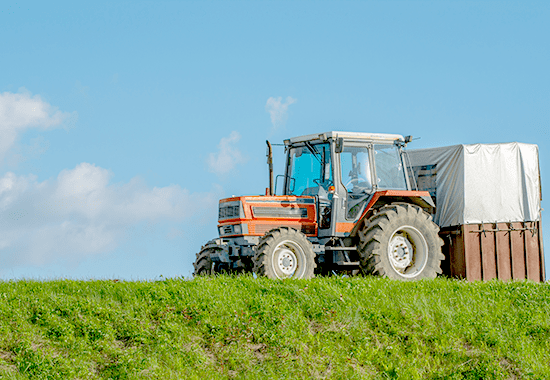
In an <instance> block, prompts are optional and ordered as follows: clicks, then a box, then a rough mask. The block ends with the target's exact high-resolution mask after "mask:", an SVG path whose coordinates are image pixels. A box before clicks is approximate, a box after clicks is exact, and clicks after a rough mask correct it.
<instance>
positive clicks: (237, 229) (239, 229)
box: [233, 224, 242, 235]
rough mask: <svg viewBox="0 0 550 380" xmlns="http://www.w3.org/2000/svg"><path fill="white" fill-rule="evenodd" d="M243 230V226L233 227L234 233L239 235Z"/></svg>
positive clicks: (236, 225)
mask: <svg viewBox="0 0 550 380" xmlns="http://www.w3.org/2000/svg"><path fill="white" fill-rule="evenodd" d="M241 231H242V229H241V225H240V224H235V225H234V226H233V232H234V233H235V234H237V235H239V234H240V233H241Z"/></svg>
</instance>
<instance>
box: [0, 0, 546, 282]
mask: <svg viewBox="0 0 550 380" xmlns="http://www.w3.org/2000/svg"><path fill="white" fill-rule="evenodd" d="M548 20H550V3H549V2H547V1H541V2H534V1H514V2H511V1H498V2H497V1H494V2H493V1H482V2H478V1H411V2H399V1H386V2H376V1H362V2H359V1H315V2H312V1H299V2H290V1H257V2H252V1H245V2H236V1H233V2H222V1H202V2H198V1H197V2H193V1H173V2H101V1H94V2H53V3H44V2H3V3H2V4H1V5H0V35H1V36H2V38H0V58H1V59H0V96H1V98H0V136H1V141H0V160H1V161H0V189H1V192H0V209H1V210H2V211H1V212H0V226H1V229H2V233H1V234H0V235H1V236H0V260H1V262H2V265H1V269H0V277H1V278H4V279H9V278H22V277H32V278H42V279H47V278H54V277H71V278H92V277H93V278H124V279H153V278H158V277H159V276H161V275H162V276H165V277H172V276H180V275H183V276H189V275H190V274H191V271H192V262H193V260H194V257H195V252H197V251H198V250H199V249H200V246H201V244H204V243H205V242H206V241H207V240H209V239H212V238H214V237H215V236H216V222H217V221H216V219H217V200H218V199H219V198H221V197H225V196H231V195H246V194H260V193H263V192H264V189H265V187H266V184H267V166H266V164H265V140H266V139H270V141H272V142H276V143H280V142H281V141H282V140H283V139H284V138H287V137H290V136H295V135H303V134H308V133H315V132H323V131H328V130H349V131H365V132H387V133H400V134H403V135H413V136H415V137H420V139H419V140H415V141H414V142H413V143H412V144H411V145H410V146H409V147H410V148H425V147H435V146H445V145H454V144H461V143H465V144H468V143H498V142H511V141H520V142H526V143H535V144H538V145H539V148H540V163H541V175H542V185H543V208H544V205H545V202H546V203H547V201H546V200H545V199H544V198H545V196H546V194H547V190H546V186H545V184H546V183H548V178H550V166H549V165H548V162H549V158H550V152H549V150H550V139H549V130H550V71H549V70H548V68H549V67H550V46H549V45H550V38H549V37H550V23H549V22H548ZM2 104H3V108H2ZM14 104H17V107H19V108H17V107H15V108H14V107H11V106H13V105H14ZM8 106H10V107H11V108H10V107H8ZM275 149H276V150H275V160H277V161H278V162H279V164H278V165H276V170H281V169H280V168H281V167H282V166H281V163H282V151H281V148H278V147H276V148H275ZM543 220H546V216H545V214H544V213H543ZM546 224H547V223H546ZM544 238H545V240H546V241H547V242H550V234H549V232H548V229H546V231H545V233H544ZM546 256H547V268H548V267H549V265H548V264H549V261H550V259H548V257H549V253H548V252H547V253H546ZM547 272H548V269H547Z"/></svg>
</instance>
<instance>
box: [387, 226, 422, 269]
mask: <svg viewBox="0 0 550 380" xmlns="http://www.w3.org/2000/svg"><path fill="white" fill-rule="evenodd" d="M388 258H389V260H390V264H391V266H392V268H393V269H394V270H395V271H396V272H397V273H398V274H399V275H401V276H403V277H408V278H411V277H415V276H417V275H418V274H419V273H420V272H422V271H423V270H424V268H425V267H426V264H427V263H428V243H427V242H426V238H425V237H424V235H422V233H421V232H420V231H418V230H417V229H416V228H414V227H412V226H402V227H399V228H398V229H397V230H395V231H394V232H393V234H392V235H391V238H390V242H389V244H388Z"/></svg>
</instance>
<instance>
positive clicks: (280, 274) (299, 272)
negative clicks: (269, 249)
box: [272, 240, 306, 279]
mask: <svg viewBox="0 0 550 380" xmlns="http://www.w3.org/2000/svg"><path fill="white" fill-rule="evenodd" d="M305 260H306V255H305V253H304V250H303V249H302V247H300V245H299V244H297V243H296V242H294V241H292V240H285V241H283V242H281V243H279V244H277V246H276V247H275V250H274V251H273V261H272V264H273V271H274V272H275V275H276V276H277V278H280V279H282V278H291V277H294V278H301V277H302V276H303V274H304V270H305V265H304V263H305Z"/></svg>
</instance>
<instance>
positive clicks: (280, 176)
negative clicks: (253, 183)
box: [273, 174, 285, 195]
mask: <svg viewBox="0 0 550 380" xmlns="http://www.w3.org/2000/svg"><path fill="white" fill-rule="evenodd" d="M281 179H282V180H283V183H282V185H281V187H284V185H285V176H284V175H282V174H279V175H277V177H275V192H274V193H273V194H274V195H277V185H279V180H281ZM279 195H282V194H279Z"/></svg>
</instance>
